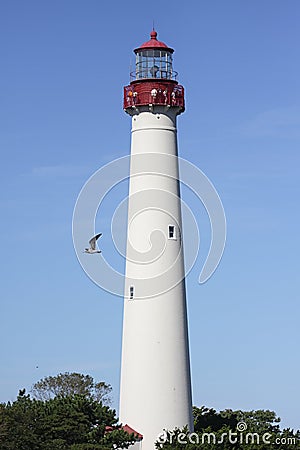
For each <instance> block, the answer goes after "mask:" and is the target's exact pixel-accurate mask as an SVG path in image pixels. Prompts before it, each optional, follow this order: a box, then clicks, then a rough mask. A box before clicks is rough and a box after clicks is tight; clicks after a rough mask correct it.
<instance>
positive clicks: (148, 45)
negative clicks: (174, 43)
mask: <svg viewBox="0 0 300 450" xmlns="http://www.w3.org/2000/svg"><path fill="white" fill-rule="evenodd" d="M150 37H151V39H150V41H147V42H144V43H143V44H142V45H141V46H140V47H138V48H136V49H135V50H134V52H135V53H137V52H138V51H139V50H142V49H144V48H145V49H159V48H164V49H166V50H168V51H169V52H172V53H173V51H174V50H173V49H172V48H169V47H168V46H167V45H166V44H165V43H164V42H161V41H158V40H157V32H156V31H155V30H152V31H151V33H150Z"/></svg>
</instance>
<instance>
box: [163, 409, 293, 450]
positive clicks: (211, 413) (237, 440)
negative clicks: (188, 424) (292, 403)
mask: <svg viewBox="0 0 300 450" xmlns="http://www.w3.org/2000/svg"><path fill="white" fill-rule="evenodd" d="M193 414H194V429H195V432H194V433H192V434H189V433H188V430H187V429H178V428H177V429H175V430H171V431H170V430H166V431H165V438H164V439H162V440H161V441H160V442H159V441H158V442H157V444H156V448H157V449H163V450H171V449H172V450H199V449H200V448H201V450H219V449H222V450H268V449H278V450H299V449H300V432H299V431H296V432H295V431H294V430H290V429H284V430H281V429H280V427H279V423H280V418H278V417H277V416H276V413H274V412H273V411H269V410H257V411H241V410H237V411H233V410H231V409H226V410H224V411H220V412H217V411H216V410H214V409H213V408H206V407H204V406H202V407H201V408H196V407H194V408H193Z"/></svg>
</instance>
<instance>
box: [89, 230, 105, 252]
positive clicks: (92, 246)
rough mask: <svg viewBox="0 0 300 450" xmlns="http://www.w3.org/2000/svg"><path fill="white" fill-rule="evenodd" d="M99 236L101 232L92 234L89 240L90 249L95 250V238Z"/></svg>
mask: <svg viewBox="0 0 300 450" xmlns="http://www.w3.org/2000/svg"><path fill="white" fill-rule="evenodd" d="M100 236H102V233H98V234H96V236H93V237H92V238H91V239H90V240H89V244H90V246H91V249H92V250H96V241H97V239H99V237H100Z"/></svg>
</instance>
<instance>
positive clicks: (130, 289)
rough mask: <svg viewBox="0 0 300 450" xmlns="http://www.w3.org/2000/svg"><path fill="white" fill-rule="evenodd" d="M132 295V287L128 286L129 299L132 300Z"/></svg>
mask: <svg viewBox="0 0 300 450" xmlns="http://www.w3.org/2000/svg"><path fill="white" fill-rule="evenodd" d="M133 294H134V287H133V286H130V288H129V299H130V300H133Z"/></svg>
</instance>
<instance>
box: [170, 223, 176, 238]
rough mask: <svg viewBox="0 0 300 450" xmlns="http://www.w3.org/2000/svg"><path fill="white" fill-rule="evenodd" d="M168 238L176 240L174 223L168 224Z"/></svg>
mask: <svg viewBox="0 0 300 450" xmlns="http://www.w3.org/2000/svg"><path fill="white" fill-rule="evenodd" d="M169 239H175V240H176V229H175V226H174V225H169Z"/></svg>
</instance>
